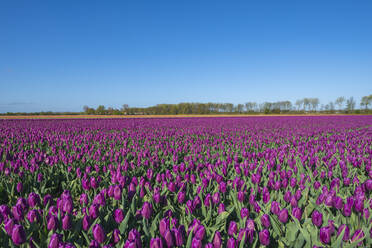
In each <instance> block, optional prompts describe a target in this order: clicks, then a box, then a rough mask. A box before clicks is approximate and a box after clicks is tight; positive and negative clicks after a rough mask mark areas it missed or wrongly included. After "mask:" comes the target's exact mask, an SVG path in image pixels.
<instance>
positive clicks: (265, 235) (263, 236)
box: [258, 229, 270, 246]
mask: <svg viewBox="0 0 372 248" xmlns="http://www.w3.org/2000/svg"><path fill="white" fill-rule="evenodd" d="M258 236H259V238H260V243H261V245H264V246H267V245H269V244H270V232H269V230H267V229H264V230H262V231H261V232H260V233H259V235H258Z"/></svg>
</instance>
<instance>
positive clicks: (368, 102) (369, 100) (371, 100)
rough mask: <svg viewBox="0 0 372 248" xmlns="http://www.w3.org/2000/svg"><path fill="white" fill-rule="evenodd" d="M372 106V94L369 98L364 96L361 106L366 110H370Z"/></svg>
mask: <svg viewBox="0 0 372 248" xmlns="http://www.w3.org/2000/svg"><path fill="white" fill-rule="evenodd" d="M371 104H372V94H371V95H369V96H363V97H362V101H361V102H360V106H362V107H363V106H364V108H365V109H366V110H368V106H369V105H371Z"/></svg>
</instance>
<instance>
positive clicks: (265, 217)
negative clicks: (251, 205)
mask: <svg viewBox="0 0 372 248" xmlns="http://www.w3.org/2000/svg"><path fill="white" fill-rule="evenodd" d="M261 223H262V225H263V226H264V227H266V228H269V227H270V226H271V222H270V217H269V215H267V214H264V215H262V217H261Z"/></svg>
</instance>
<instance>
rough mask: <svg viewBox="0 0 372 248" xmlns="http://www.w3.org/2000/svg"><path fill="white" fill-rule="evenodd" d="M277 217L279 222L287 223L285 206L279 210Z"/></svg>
mask: <svg viewBox="0 0 372 248" xmlns="http://www.w3.org/2000/svg"><path fill="white" fill-rule="evenodd" d="M278 217H279V220H280V222H282V223H287V221H288V210H287V209H286V208H283V209H282V210H281V211H280V212H279V216H278Z"/></svg>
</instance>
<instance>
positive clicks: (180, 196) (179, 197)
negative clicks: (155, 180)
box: [177, 191, 186, 204]
mask: <svg viewBox="0 0 372 248" xmlns="http://www.w3.org/2000/svg"><path fill="white" fill-rule="evenodd" d="M185 197H186V194H185V192H183V191H180V192H179V193H178V194H177V201H178V203H180V204H182V203H184V202H185Z"/></svg>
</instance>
